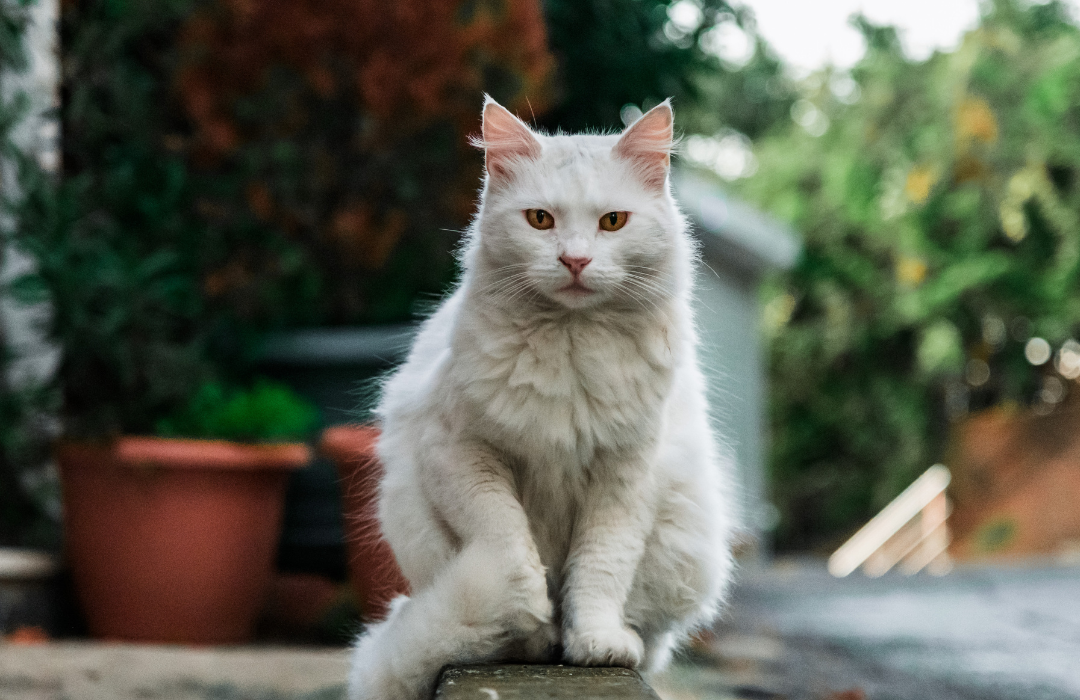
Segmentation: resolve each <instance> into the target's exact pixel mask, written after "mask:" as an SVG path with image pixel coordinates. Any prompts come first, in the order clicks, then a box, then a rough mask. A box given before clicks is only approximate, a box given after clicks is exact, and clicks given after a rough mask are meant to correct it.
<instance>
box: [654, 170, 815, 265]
mask: <svg viewBox="0 0 1080 700" xmlns="http://www.w3.org/2000/svg"><path fill="white" fill-rule="evenodd" d="M672 184H673V185H674V187H675V196H676V198H677V199H678V200H679V204H680V205H681V206H682V209H683V211H684V212H686V214H687V216H689V217H690V220H691V221H692V222H693V224H694V228H695V229H696V230H697V232H698V236H699V237H700V239H701V242H702V253H703V254H704V255H705V258H706V260H713V261H719V262H723V263H727V264H728V265H732V266H734V267H735V268H737V269H739V270H741V271H744V272H749V273H751V274H754V275H759V274H761V273H763V272H764V271H765V270H767V269H770V268H780V269H787V268H789V267H791V266H792V265H794V264H795V261H796V260H797V259H798V257H799V253H800V252H801V250H802V244H801V243H800V240H799V236H798V234H797V233H796V232H795V230H794V229H793V228H791V227H790V226H788V225H787V224H785V223H782V222H780V221H778V220H776V219H774V218H772V217H771V216H769V215H767V214H764V213H762V212H761V211H759V210H757V209H755V208H754V207H752V206H750V205H749V204H747V203H746V202H743V201H741V200H739V199H737V198H735V197H732V196H731V195H730V194H728V193H727V192H725V191H724V189H723V188H722V187H720V186H719V185H717V184H716V183H715V182H713V181H712V180H710V179H708V178H707V177H705V176H704V175H701V174H699V173H696V172H694V171H692V170H688V169H677V170H675V171H674V172H673V173H672Z"/></svg>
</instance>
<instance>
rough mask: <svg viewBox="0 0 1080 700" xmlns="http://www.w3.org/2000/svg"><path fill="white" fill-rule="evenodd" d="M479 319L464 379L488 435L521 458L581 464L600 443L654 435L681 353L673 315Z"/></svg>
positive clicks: (464, 351) (632, 442) (613, 445)
mask: <svg viewBox="0 0 1080 700" xmlns="http://www.w3.org/2000/svg"><path fill="white" fill-rule="evenodd" d="M483 321H486V323H483ZM481 323H483V325H484V326H486V328H484V330H483V332H480V333H473V334H470V335H471V341H470V342H468V343H465V344H463V346H462V347H461V348H460V350H461V354H460V355H459V357H460V358H461V359H462V360H463V367H464V366H468V370H467V371H466V372H462V373H461V375H459V381H461V389H462V392H463V395H464V396H465V397H466V401H467V402H468V404H469V408H470V412H475V413H477V414H479V416H478V418H480V419H481V420H482V421H483V423H484V424H485V426H486V427H487V428H490V430H485V431H484V432H485V434H486V436H487V437H488V439H489V440H494V441H495V442H497V443H500V444H499V445H498V446H499V447H500V448H501V449H503V450H505V451H507V452H509V453H510V454H511V455H512V456H513V457H515V458H516V459H519V460H523V461H524V462H526V463H528V462H531V461H534V460H535V457H536V455H538V454H543V455H545V461H546V460H547V459H550V458H551V457H552V456H555V455H558V456H560V457H561V459H560V461H562V462H564V463H565V462H567V461H569V462H571V463H577V464H578V465H580V466H584V465H585V464H587V463H588V461H589V460H590V459H592V457H593V455H595V453H596V452H597V451H598V450H607V451H613V452H617V451H623V450H633V449H635V448H636V447H637V446H639V445H641V444H644V443H646V442H650V441H651V440H652V439H654V438H655V434H656V432H657V430H658V429H659V425H658V424H659V420H660V414H661V410H662V406H663V403H664V400H665V398H666V396H667V394H668V392H669V390H670V386H671V377H672V371H673V366H674V362H675V360H674V358H675V353H674V348H673V343H674V342H675V341H676V338H675V332H674V327H675V324H673V323H672V322H671V320H670V319H668V318H666V317H662V316H658V317H650V318H649V319H633V320H627V319H624V318H619V317H605V316H599V315H597V316H588V315H563V316H558V317H554V318H542V319H536V320H533V321H531V322H521V321H517V322H515V321H512V320H510V319H502V318H496V319H494V320H492V319H481ZM566 466H567V467H570V466H572V465H571V464H566Z"/></svg>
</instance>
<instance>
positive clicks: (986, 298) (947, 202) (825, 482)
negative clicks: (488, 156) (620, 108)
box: [741, 0, 1080, 548]
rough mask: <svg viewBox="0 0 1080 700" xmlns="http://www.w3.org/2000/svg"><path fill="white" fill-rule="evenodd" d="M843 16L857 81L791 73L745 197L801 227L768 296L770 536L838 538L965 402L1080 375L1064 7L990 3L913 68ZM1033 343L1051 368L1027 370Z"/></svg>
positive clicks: (1069, 46) (1079, 230)
mask: <svg viewBox="0 0 1080 700" xmlns="http://www.w3.org/2000/svg"><path fill="white" fill-rule="evenodd" d="M859 26H860V27H861V29H862V30H863V33H864V34H865V36H866V39H867V43H868V46H869V49H868V51H867V53H866V56H865V57H864V58H863V60H862V61H861V62H860V63H859V64H858V65H857V66H855V68H854V69H853V70H852V71H851V76H850V78H852V79H854V81H855V83H856V85H857V88H855V89H852V86H851V85H850V79H849V78H848V77H847V76H842V75H836V74H833V73H830V72H828V71H826V72H823V73H821V74H819V75H816V76H813V77H812V78H811V79H810V80H809V81H807V83H806V84H805V86H804V89H805V94H804V98H803V99H802V100H800V101H799V102H797V103H796V104H795V105H794V106H793V108H792V116H793V117H794V118H795V119H796V120H797V121H798V122H800V124H792V125H791V126H790V128H788V129H787V130H786V131H784V132H783V133H773V134H772V135H770V136H769V137H767V138H765V139H763V140H762V141H760V142H759V143H758V144H757V147H756V155H757V157H758V159H759V163H760V168H759V171H758V173H757V175H756V176H754V177H752V178H750V179H749V180H747V181H745V183H744V186H743V187H742V188H741V190H742V192H743V194H744V195H745V196H747V197H748V198H750V199H751V200H753V201H755V202H757V203H759V204H760V205H762V206H764V207H765V208H767V209H769V210H771V211H772V212H774V213H775V214H778V215H779V216H781V217H783V218H785V219H787V220H789V221H790V222H792V223H793V224H794V225H795V227H796V228H798V229H799V230H800V231H802V232H803V234H804V235H805V254H804V255H803V257H802V259H801V261H800V262H799V263H798V265H797V266H796V267H795V268H794V269H793V270H792V271H790V272H789V273H786V274H783V275H781V276H779V277H777V278H776V279H774V280H772V282H771V283H770V286H769V288H768V290H767V291H766V295H765V302H766V304H765V326H766V331H767V332H768V333H769V335H770V338H771V358H770V374H771V387H772V388H771V391H772V395H771V425H772V433H773V443H772V453H771V456H770V464H771V472H772V483H773V490H774V497H775V499H776V501H777V504H778V506H779V507H780V510H781V512H782V521H781V524H780V528H779V530H778V540H779V544H780V546H781V547H783V548H801V547H808V546H815V545H820V544H825V543H830V542H836V541H837V539H838V538H839V537H842V536H844V535H846V534H849V533H850V532H851V530H852V529H853V528H854V527H856V526H857V525H859V524H860V523H861V522H863V521H865V519H866V518H868V517H870V516H871V515H872V514H873V513H874V512H875V511H876V510H877V509H878V508H880V507H882V506H883V505H884V504H885V503H887V502H888V501H889V500H890V499H891V498H893V497H894V496H895V495H896V494H897V493H899V491H900V490H902V489H903V488H904V487H905V486H906V485H907V484H908V483H910V482H911V480H912V479H914V478H915V477H916V476H917V475H918V474H919V473H920V472H922V471H923V470H925V469H926V468H927V467H929V466H930V465H931V464H933V463H934V462H935V461H936V460H937V459H939V458H940V457H941V455H942V453H943V446H944V443H945V442H946V440H947V439H948V434H949V426H950V425H951V424H952V423H953V422H955V421H957V420H961V419H962V418H963V417H964V415H965V414H967V412H969V411H972V410H977V409H979V408H983V407H987V406H991V405H1001V404H1006V405H1015V406H1030V407H1031V410H1035V411H1038V412H1049V411H1052V410H1054V408H1055V406H1057V405H1059V404H1060V403H1061V401H1062V400H1063V399H1064V397H1065V395H1066V394H1067V393H1068V392H1069V391H1072V390H1074V388H1075V387H1074V382H1073V381H1072V379H1074V378H1076V376H1077V374H1080V352H1078V349H1080V345H1076V344H1075V341H1074V340H1072V338H1074V337H1076V333H1077V332H1078V331H1080V165H1078V164H1080V111H1078V109H1080V108H1078V105H1080V30H1078V28H1077V27H1076V25H1075V24H1074V23H1073V22H1072V20H1071V19H1069V15H1068V12H1067V10H1066V8H1065V6H1064V5H1062V4H1061V3H1057V2H1050V3H1047V4H1043V5H1035V4H1028V3H1024V2H1020V1H1019V0H995V1H994V2H992V3H989V4H987V5H986V6H985V7H984V15H983V17H982V21H981V23H980V25H979V27H978V28H977V29H975V30H973V31H971V32H970V33H968V34H967V35H966V36H965V37H964V39H963V43H962V44H961V45H960V47H959V48H958V49H957V50H956V51H954V52H952V53H949V54H940V53H939V54H935V55H934V56H932V57H930V58H929V59H927V60H925V61H921V62H913V61H910V60H908V59H906V58H905V57H904V55H903V52H902V50H901V47H900V43H899V41H898V40H897V36H896V33H895V32H894V31H893V30H892V29H889V28H886V27H876V26H872V25H870V24H869V23H867V22H865V21H860V22H859ZM1032 338H1041V339H1043V340H1045V341H1047V342H1048V343H1049V347H1052V348H1053V349H1054V350H1057V354H1056V355H1055V360H1054V361H1051V362H1046V359H1047V358H1046V357H1043V358H1041V359H1040V358H1038V357H1036V358H1035V359H1038V360H1040V362H1042V363H1043V364H1040V365H1038V366H1036V365H1033V364H1032V363H1031V362H1029V360H1028V359H1026V357H1025V348H1026V347H1027V344H1028V342H1029V341H1031V340H1032ZM1034 342H1035V343H1036V344H1038V343H1039V342H1041V341H1034ZM1046 355H1047V356H1049V353H1046ZM1070 363H1075V364H1076V367H1075V368H1073V367H1072V365H1070Z"/></svg>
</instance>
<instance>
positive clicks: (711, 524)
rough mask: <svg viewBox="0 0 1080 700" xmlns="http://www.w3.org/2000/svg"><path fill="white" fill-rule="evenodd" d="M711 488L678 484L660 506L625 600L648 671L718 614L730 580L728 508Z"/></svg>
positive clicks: (657, 667)
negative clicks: (642, 647)
mask: <svg viewBox="0 0 1080 700" xmlns="http://www.w3.org/2000/svg"><path fill="white" fill-rule="evenodd" d="M711 487H712V484H710V483H708V482H705V483H698V484H695V485H692V484H690V483H686V482H684V483H681V484H677V485H675V486H674V487H672V488H671V489H670V490H669V491H668V492H667V493H666V494H665V495H664V497H663V498H662V499H661V501H660V503H659V505H658V508H657V513H656V520H655V524H654V527H653V530H652V532H651V533H650V534H649V537H648V539H647V540H646V543H645V552H644V553H643V555H642V557H641V563H640V565H639V566H638V570H637V572H636V573H635V576H634V585H633V587H632V589H631V591H630V595H629V597H628V599H627V604H626V619H627V622H628V624H630V625H632V626H633V627H634V628H635V629H637V630H639V632H640V634H641V636H642V639H643V641H644V647H645V655H644V661H643V663H642V666H643V667H644V668H645V669H646V670H650V671H654V670H659V669H660V668H663V667H664V666H666V665H667V662H668V660H669V659H670V657H671V652H672V650H673V648H674V647H675V646H676V645H677V644H678V643H680V642H682V641H683V639H684V638H685V637H686V635H687V633H688V632H690V631H692V630H694V629H695V628H697V627H700V626H702V625H704V624H707V623H709V622H710V621H711V620H712V619H713V617H715V615H716V612H717V610H718V608H719V606H720V604H721V602H722V601H723V598H724V595H725V593H726V591H727V588H728V585H729V583H730V580H731V574H732V559H731V554H730V536H731V535H730V525H729V513H730V510H729V508H728V504H726V503H725V502H724V501H723V499H722V498H721V497H720V496H721V494H720V493H718V492H716V490H715V488H711Z"/></svg>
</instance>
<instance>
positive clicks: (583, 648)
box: [563, 627, 645, 668]
mask: <svg viewBox="0 0 1080 700" xmlns="http://www.w3.org/2000/svg"><path fill="white" fill-rule="evenodd" d="M644 655H645V647H644V645H643V644H642V642H641V637H639V636H638V635H637V633H636V632H634V630H632V629H630V628H629V627H610V628H594V629H586V630H570V629H568V630H566V631H565V633H564V634H563V657H564V658H565V660H566V662H567V663H570V664H574V665H575V666H625V667H627V668H637V667H638V666H640V665H641V659H642V658H643V657H644Z"/></svg>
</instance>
